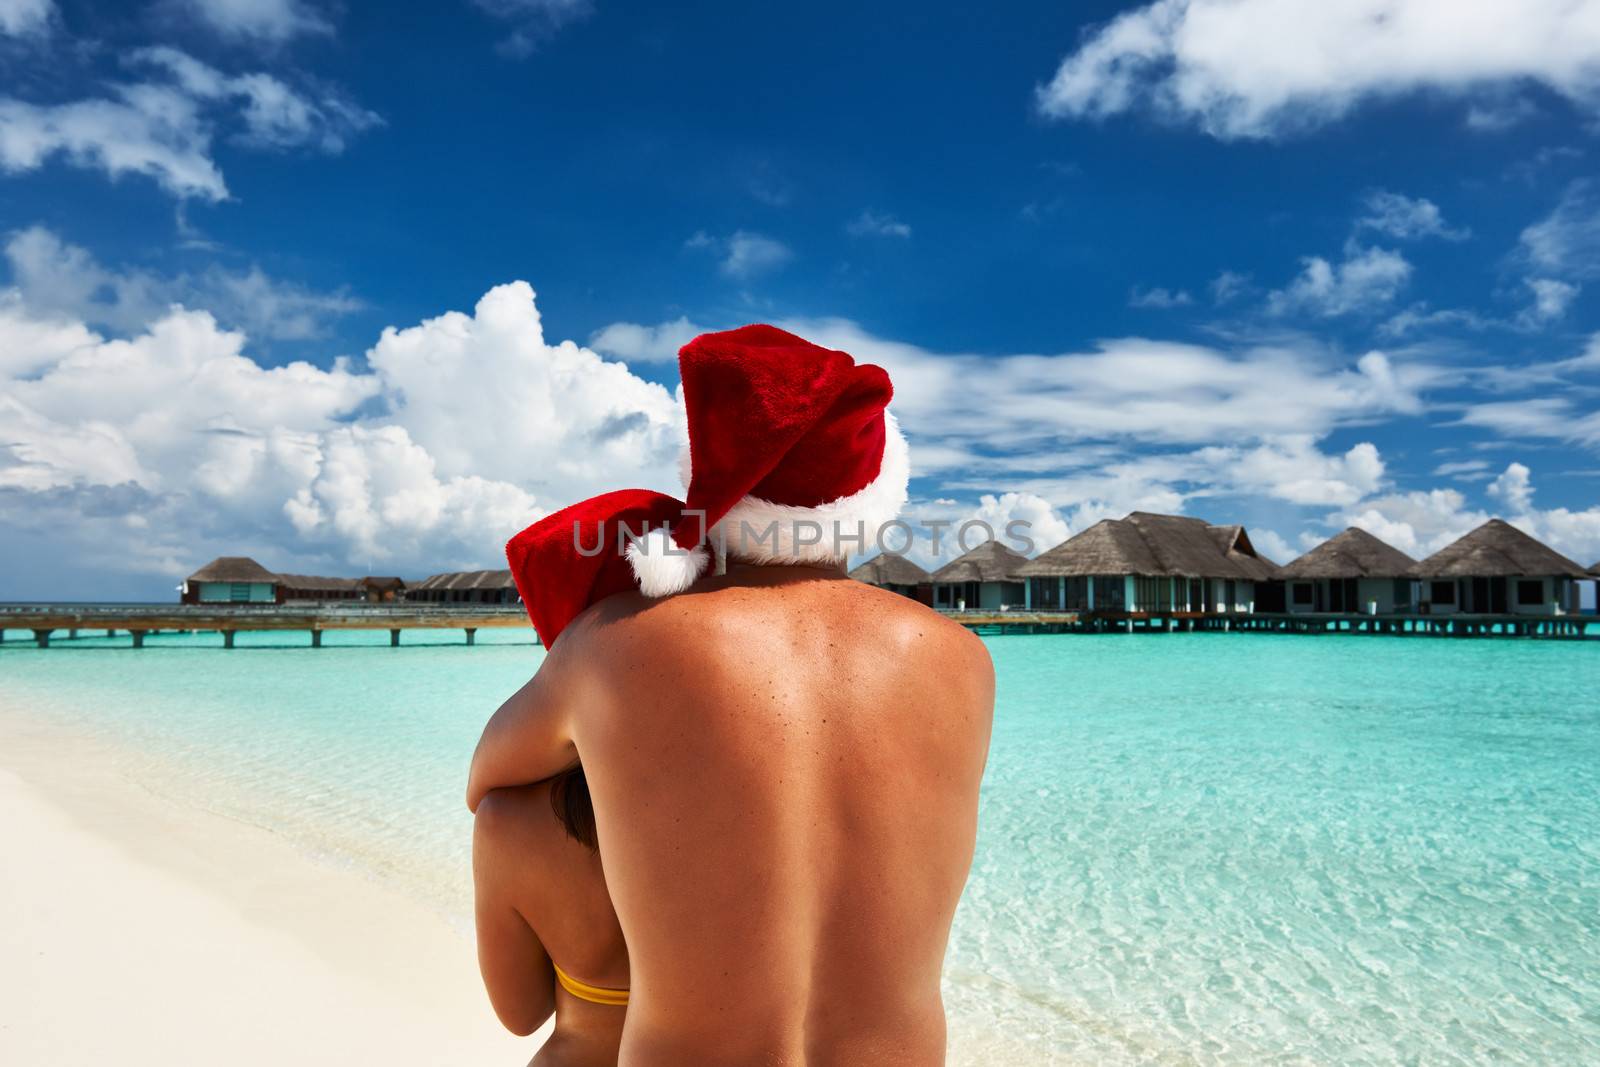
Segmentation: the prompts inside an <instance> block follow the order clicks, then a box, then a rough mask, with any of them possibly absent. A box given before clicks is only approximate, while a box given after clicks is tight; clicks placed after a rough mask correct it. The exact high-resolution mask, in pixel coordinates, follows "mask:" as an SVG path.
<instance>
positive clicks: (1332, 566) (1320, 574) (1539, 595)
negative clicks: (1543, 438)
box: [851, 511, 1600, 636]
mask: <svg viewBox="0 0 1600 1067" xmlns="http://www.w3.org/2000/svg"><path fill="white" fill-rule="evenodd" d="M1003 547H1004V546H999V545H998V544H997V543H996V542H990V543H988V544H986V545H982V546H980V547H979V548H977V549H974V550H972V551H971V552H968V553H966V554H965V555H963V556H961V557H959V558H957V559H955V560H952V561H951V562H950V563H948V564H946V565H945V566H944V567H941V568H940V569H939V570H937V571H935V572H934V573H933V574H931V575H928V576H927V577H926V578H922V577H921V574H922V572H921V568H919V567H915V565H914V564H910V567H911V568H913V569H907V564H909V561H906V560H903V559H898V558H896V557H891V556H885V555H880V556H877V557H874V558H873V559H870V560H868V561H866V562H864V563H862V564H861V565H860V566H858V567H856V569H855V570H853V571H852V572H851V575H852V577H855V578H858V579H859V580H861V581H865V582H868V583H869V584H872V585H878V586H882V587H883V588H886V589H891V590H894V591H895V592H899V593H903V594H904V595H906V596H910V597H913V598H914V599H917V600H920V601H922V602H923V603H926V604H930V605H932V606H933V607H935V608H937V609H938V610H941V611H946V612H952V613H956V614H961V613H963V612H965V613H968V614H971V613H974V612H980V613H995V614H996V615H997V616H1006V615H1009V616H1011V617H1019V616H1022V615H1026V616H1027V617H1029V618H1031V619H1034V620H1049V619H1053V618H1060V617H1063V616H1070V617H1073V618H1074V619H1075V620H1076V621H1075V623H1074V625H1072V626H1071V627H1070V629H1075V630H1080V631H1081V630H1089V631H1095V632H1098V631H1106V630H1113V629H1117V630H1120V629H1128V630H1133V629H1136V628H1137V629H1144V630H1149V629H1160V630H1173V629H1179V630H1188V629H1236V630H1249V631H1263V630H1265V631H1287V632H1295V633H1312V632H1360V633H1427V634H1440V635H1443V634H1450V635H1479V634H1496V635H1510V636H1583V635H1585V634H1587V633H1588V629H1589V626H1590V624H1589V623H1587V622H1575V621H1573V619H1574V617H1575V616H1578V615H1579V614H1580V612H1581V610H1582V597H1581V592H1580V589H1581V586H1580V584H1579V583H1581V582H1585V581H1589V582H1593V581H1594V580H1595V579H1596V578H1600V563H1597V564H1596V565H1595V566H1594V567H1590V568H1585V567H1583V566H1581V565H1580V564H1578V563H1576V562H1574V561H1573V560H1571V559H1568V558H1567V557H1566V556H1563V555H1561V554H1560V553H1559V552H1557V551H1555V550H1554V549H1552V548H1550V547H1549V546H1548V545H1545V544H1543V543H1542V542H1540V541H1538V540H1537V539H1536V538H1534V537H1531V536H1529V535H1528V534H1526V533H1524V532H1523V531H1521V530H1519V529H1517V528H1516V527H1515V526H1512V525H1511V524H1510V523H1508V522H1505V521H1503V520H1501V519H1491V520H1489V521H1488V522H1486V523H1484V524H1483V525H1482V526H1479V527H1478V528H1476V529H1474V530H1472V531H1471V532H1469V533H1467V534H1466V535H1464V536H1462V537H1461V538H1459V539H1458V540H1456V541H1454V542H1452V543H1451V544H1449V545H1447V546H1445V547H1444V548H1443V549H1441V550H1439V551H1438V552H1436V553H1434V554H1433V555H1432V556H1429V557H1428V558H1427V559H1424V560H1421V561H1418V560H1415V559H1413V558H1412V557H1410V556H1408V555H1407V554H1406V553H1404V552H1401V551H1400V550H1399V549H1397V548H1395V547H1394V546H1392V545H1389V544H1387V543H1385V542H1384V541H1383V540H1381V539H1380V538H1378V537H1376V536H1374V535H1373V534H1371V533H1369V532H1368V531H1366V530H1362V529H1359V528H1356V527H1351V528H1349V529H1346V530H1344V531H1343V532H1341V533H1339V534H1338V535H1336V536H1335V537H1333V538H1330V539H1329V540H1328V541H1325V542H1323V543H1322V544H1320V545H1318V546H1316V547H1315V548H1313V549H1311V550H1310V551H1308V552H1306V553H1305V554H1304V555H1302V556H1300V557H1299V558H1297V559H1295V560H1293V561H1292V562H1290V563H1288V564H1286V565H1283V566H1280V565H1278V564H1277V563H1276V562H1274V561H1273V560H1271V559H1269V558H1267V557H1266V556H1264V555H1262V554H1261V553H1260V552H1258V551H1257V550H1256V548H1255V546H1254V544H1253V543H1252V542H1251V540H1250V536H1249V533H1248V531H1246V530H1245V528H1244V527H1243V526H1240V525H1216V524H1213V523H1209V522H1206V521H1205V520H1203V519H1198V518H1194V517H1192V516H1186V515H1160V514H1155V513H1151V512H1140V511H1136V512H1133V513H1131V514H1129V515H1127V516H1126V517H1124V518H1121V519H1105V520H1102V521H1100V522H1098V523H1096V524H1094V525H1093V526H1091V527H1089V528H1088V529H1087V530H1084V531H1082V532H1081V533H1078V534H1075V535H1074V536H1072V537H1070V538H1068V539H1067V540H1066V541H1064V542H1062V543H1061V544H1059V545H1056V546H1055V547H1054V548H1051V549H1049V550H1048V551H1046V552H1043V553H1041V554H1040V555H1039V556H1037V557H1036V558H1034V559H1032V560H1028V559H1024V558H1023V557H1021V556H1020V555H1019V554H1018V553H1016V552H1014V551H1012V550H1010V549H1005V550H1004V551H1002V550H1001V549H1002V548H1003ZM1539 620H1543V621H1539ZM1029 625H1033V624H1029ZM1040 626H1043V629H1040V627H1039V626H1034V632H1058V630H1059V629H1060V627H1056V626H1052V625H1050V624H1049V623H1043V624H1040Z"/></svg>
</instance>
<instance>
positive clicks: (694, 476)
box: [628, 326, 911, 596]
mask: <svg viewBox="0 0 1600 1067" xmlns="http://www.w3.org/2000/svg"><path fill="white" fill-rule="evenodd" d="M678 369H679V373H680V376H681V378H682V381H683V403H684V408H685V410H686V412H687V414H688V422H689V446H688V449H687V452H686V456H685V458H686V459H687V463H686V464H685V469H684V472H683V474H684V485H685V488H686V489H687V498H686V501H685V506H686V516H685V521H684V522H683V523H680V524H678V525H676V526H674V527H673V528H672V530H671V534H670V536H671V542H672V545H671V546H669V545H668V534H667V532H666V531H657V532H656V533H652V534H651V535H650V536H649V537H648V538H646V539H645V540H644V541H642V542H641V543H640V544H638V545H634V546H630V547H629V549H628V557H629V559H630V560H631V562H632V563H633V568H634V572H635V574H636V575H637V576H638V578H639V586H640V588H641V589H642V590H643V591H644V593H645V594H646V595H647V596H666V595H669V594H671V593H677V592H681V591H682V590H684V589H687V588H688V587H689V586H690V585H692V584H693V583H694V581H695V579H697V578H698V577H699V576H700V575H701V573H702V572H703V571H704V570H705V568H706V563H707V559H706V557H705V555H703V554H701V553H698V552H695V551H693V550H695V549H697V548H698V547H700V546H701V545H702V544H703V543H704V542H705V541H706V540H707V539H708V538H709V540H710V541H711V542H712V543H713V544H715V545H716V546H717V547H718V549H719V550H721V549H723V548H724V547H725V548H726V550H727V552H728V554H729V555H731V556H733V557H735V558H738V559H743V560H746V561H748V562H752V563H828V562H835V561H840V560H843V559H844V558H845V557H846V556H847V555H848V554H849V552H850V550H851V548H852V547H853V548H854V549H855V550H856V551H863V550H865V549H866V548H867V547H868V546H869V545H870V544H872V543H873V542H874V540H875V539H876V538H877V536H878V531H879V528H880V527H881V526H882V525H883V524H884V523H887V522H889V521H890V520H892V519H893V518H895V516H897V515H898V514H899V513H900V509H901V508H902V507H904V506H905V502H906V488H907V485H908V484H909V482H910V479H911V461H910V455H909V453H908V450H907V448H906V442H905V438H904V437H903V436H901V434H900V428H899V426H898V425H897V424H896V422H895V419H894V416H893V415H892V414H890V413H889V411H888V403H889V400H890V398H891V397H892V396H893V395H894V387H893V386H892V385H891V384H890V382H889V375H888V373H887V372H885V371H884V369H883V368H882V367H877V366H873V365H872V364H869V363H862V364H858V363H857V362H856V361H855V360H854V359H853V358H852V357H851V356H850V355H849V353H847V352H840V351H836V350H833V349H827V348H822V347H820V346H818V345H814V344H812V343H811V342H809V341H807V340H805V339H804V338H801V337H797V336H795V335H794V334H792V333H789V332H787V331H785V330H780V329H778V328H777V327H776V326H742V327H740V328H739V329H737V330H727V331H725V332H723V333H708V334H702V335H700V336H699V337H696V338H695V339H694V340H693V341H690V342H689V343H688V344H686V345H684V346H683V348H682V349H681V350H680V351H679V353H678ZM669 547H676V549H678V551H670V550H669Z"/></svg>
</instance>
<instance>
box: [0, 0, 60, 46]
mask: <svg viewBox="0 0 1600 1067" xmlns="http://www.w3.org/2000/svg"><path fill="white" fill-rule="evenodd" d="M55 14H56V5H55V0H0V37H43V36H44V35H45V34H47V33H49V32H50V23H51V21H52V20H53V19H54V18H55Z"/></svg>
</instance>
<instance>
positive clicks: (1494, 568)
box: [1411, 519, 1588, 578]
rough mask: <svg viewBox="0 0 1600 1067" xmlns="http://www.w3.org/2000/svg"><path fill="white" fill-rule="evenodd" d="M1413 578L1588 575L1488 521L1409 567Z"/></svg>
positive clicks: (1542, 546) (1506, 527) (1504, 526)
mask: <svg viewBox="0 0 1600 1067" xmlns="http://www.w3.org/2000/svg"><path fill="white" fill-rule="evenodd" d="M1411 576H1412V577H1415V578H1511V577H1519V576H1526V577H1530V578H1534V577H1537V578H1546V577H1552V576H1559V577H1568V578H1585V577H1587V576H1588V572H1587V571H1585V570H1584V569H1583V568H1582V567H1580V566H1579V565H1578V564H1576V563H1574V562H1572V560H1570V559H1568V558H1567V557H1566V556H1563V555H1562V554H1561V553H1559V552H1557V551H1556V550H1555V549H1553V548H1551V547H1550V546H1548V545H1546V544H1543V543H1542V542H1540V541H1537V540H1535V539H1534V538H1532V537H1529V536H1528V535H1527V534H1525V533H1523V532H1522V531H1521V530H1519V529H1517V528H1516V527H1515V526H1512V525H1511V524H1510V523H1508V522H1503V521H1501V520H1500V519H1490V520H1489V521H1488V522H1486V523H1484V524H1483V525H1482V526H1480V527H1478V528H1477V529H1476V530H1473V531H1472V532H1471V533H1469V534H1467V535H1466V536H1464V537H1462V538H1460V539H1458V540H1456V541H1453V542H1451V543H1450V544H1448V545H1446V546H1444V547H1443V548H1441V549H1440V550H1439V551H1437V552H1435V553H1434V554H1433V555H1431V556H1429V557H1428V558H1427V559H1425V560H1423V561H1422V562H1421V563H1418V564H1417V565H1416V566H1414V567H1412V568H1411Z"/></svg>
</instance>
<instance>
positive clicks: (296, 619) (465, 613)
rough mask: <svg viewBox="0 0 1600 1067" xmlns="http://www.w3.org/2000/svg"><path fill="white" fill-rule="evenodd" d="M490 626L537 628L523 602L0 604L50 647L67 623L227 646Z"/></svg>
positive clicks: (472, 636)
mask: <svg viewBox="0 0 1600 1067" xmlns="http://www.w3.org/2000/svg"><path fill="white" fill-rule="evenodd" d="M491 627H512V628H524V629H530V630H531V629H532V627H531V626H529V624H528V616H527V613H526V612H524V611H523V610H522V607H521V605H516V604H511V605H495V604H474V605H461V606H452V605H443V604H417V605H409V604H406V605H401V604H394V605H389V604H385V605H381V606H380V605H372V606H356V605H340V606H337V607H317V606H308V607H283V606H277V605H262V606H260V607H256V606H246V605H236V606H225V605H219V606H215V607H212V606H206V605H179V604H175V605H170V606H169V605H143V604H140V605H129V606H87V605H86V606H83V607H77V606H73V605H64V604H41V605H24V604H0V631H10V630H25V631H29V632H31V633H32V635H33V643H34V644H36V645H37V646H38V647H40V648H49V647H50V639H51V637H52V636H53V635H55V634H58V633H62V632H63V631H65V635H66V636H67V638H68V639H73V638H76V637H78V635H79V634H88V633H92V632H104V633H105V635H106V636H107V637H110V636H113V635H115V634H119V633H127V634H128V635H129V638H130V640H131V642H132V646H133V647H134V648H143V647H144V642H145V638H146V637H147V636H148V635H150V634H158V633H216V634H220V635H221V637H222V647H223V648H233V647H234V635H236V634H239V633H250V632H260V631H277V630H293V631H309V632H310V634H311V641H310V644H311V647H312V648H321V647H322V635H323V633H325V632H326V631H328V630H388V631H389V644H390V645H391V646H398V645H399V644H400V635H401V633H402V632H404V631H406V630H441V629H449V630H462V631H464V632H465V634H466V643H467V644H469V645H471V644H476V642H477V635H478V631H479V630H481V629H486V628H491Z"/></svg>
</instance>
